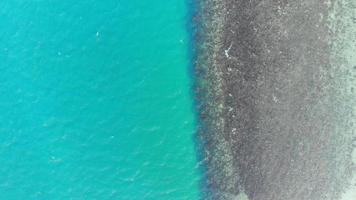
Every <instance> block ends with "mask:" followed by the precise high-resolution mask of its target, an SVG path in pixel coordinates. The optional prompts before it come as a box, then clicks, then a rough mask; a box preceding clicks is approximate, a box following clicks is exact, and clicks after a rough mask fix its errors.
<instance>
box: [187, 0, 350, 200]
mask: <svg viewBox="0 0 356 200" xmlns="http://www.w3.org/2000/svg"><path fill="white" fill-rule="evenodd" d="M195 3H196V11H195V13H196V14H195V15H194V17H193V18H194V20H195V22H194V23H195V24H196V25H197V27H195V28H194V30H195V31H194V32H193V34H192V35H193V37H192V38H193V44H195V50H196V52H195V53H194V54H192V55H194V56H193V58H192V60H193V64H192V65H193V66H194V76H195V78H194V95H195V97H196V109H197V112H198V114H199V116H198V122H199V124H200V126H199V129H198V131H197V138H196V140H197V152H199V153H198V157H199V158H200V160H201V163H202V172H203V173H204V174H205V177H206V178H205V179H204V180H202V191H203V194H204V195H203V199H219V200H220V199H239V200H245V199H250V200H279V199H280V200H282V199H289V200H302V199H306V200H307V199H313V200H319V199H320V200H324V199H325V200H341V199H342V200H344V199H347V200H349V199H353V198H354V197H355V196H352V195H351V196H350V195H349V196H348V197H344V195H343V194H344V193H346V191H348V190H352V189H354V186H353V185H352V184H354V182H353V181H354V180H353V176H354V174H355V173H354V172H355V164H354V163H353V156H354V146H355V144H354V141H355V133H354V130H355V126H354V124H355V123H354V119H355V115H354V112H355V100H356V98H355V93H354V89H353V88H354V86H355V85H354V83H355V82H354V80H355V67H354V66H355V65H356V63H355V62H354V59H353V58H349V57H350V56H348V54H349V53H350V52H347V51H353V50H354V49H352V48H348V47H347V46H348V43H349V42H348V41H350V42H351V40H354V39H353V38H354V37H352V36H350V35H347V34H345V33H351V35H352V33H355V32H356V31H355V29H352V28H350V27H351V26H353V27H355V24H354V23H355V22H354V20H352V19H353V18H354V17H355V15H354V13H355V12H354V11H355V2H352V1H350V0H346V1H330V2H317V1H315V2H314V1H302V0H300V1H273V2H270V1H232V0H231V1H230V0H220V1H218V0H208V1H199V0H197V1H196V2H195ZM351 44H354V43H352V42H351ZM345 49H348V50H345ZM351 54H352V52H351Z"/></svg>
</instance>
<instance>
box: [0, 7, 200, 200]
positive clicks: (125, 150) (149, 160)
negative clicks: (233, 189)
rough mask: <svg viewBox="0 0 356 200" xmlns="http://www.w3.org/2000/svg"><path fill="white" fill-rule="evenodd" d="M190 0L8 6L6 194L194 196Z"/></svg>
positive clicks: (2, 53)
mask: <svg viewBox="0 0 356 200" xmlns="http://www.w3.org/2000/svg"><path fill="white" fill-rule="evenodd" d="M187 10H188V6H187V5H186V3H185V1H184V0H150V1H148V0H118V1H115V0H101V1H98V0H95V1H94V0H86V1H76V0H32V1H24V0H11V1H10V0H9V1H1V2H0V27H1V31H0V200H24V199H26V200H42V199H43V200H57V199H60V200H62V199H63V200H69V199H72V200H94V199H95V200H107V199H114V200H121V199H123V200H126V199H127V200H146V199H147V200H151V199H152V200H161V199H162V200H170V199H177V200H183V199H187V200H194V199H199V179H200V177H199V172H198V169H197V167H196V166H197V161H196V152H195V146H194V139H193V138H194V132H195V122H194V118H195V117H194V115H195V114H194V110H193V109H192V108H193V105H192V104H193V101H192V97H191V95H190V90H191V89H190V87H191V80H190V77H189V73H188V71H189V70H188V68H189V49H188V46H189V42H188V40H189V34H188V33H187V30H186V21H187V14H188V11H187Z"/></svg>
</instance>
